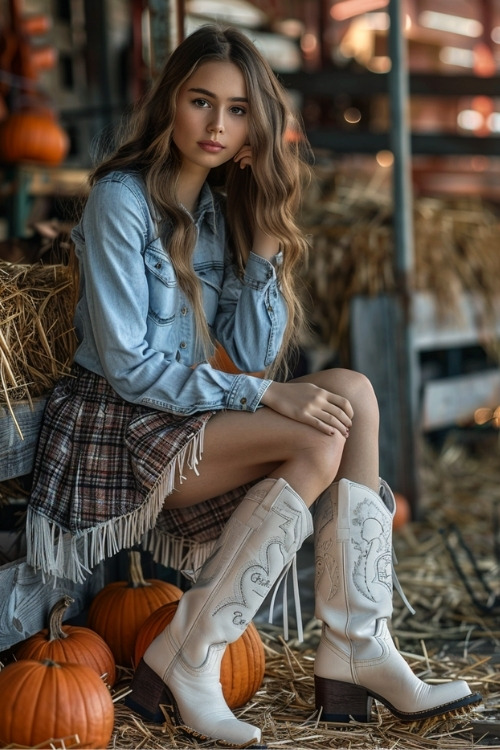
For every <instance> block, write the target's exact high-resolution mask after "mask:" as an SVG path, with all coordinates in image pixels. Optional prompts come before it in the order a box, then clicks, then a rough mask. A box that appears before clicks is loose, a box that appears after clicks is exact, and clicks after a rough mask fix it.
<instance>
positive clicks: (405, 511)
mask: <svg viewBox="0 0 500 750" xmlns="http://www.w3.org/2000/svg"><path fill="white" fill-rule="evenodd" d="M394 500H395V501H396V512H395V513H394V518H393V519H392V527H393V529H399V528H401V527H402V526H404V525H405V524H406V523H408V521H410V520H411V508H410V503H409V502H408V500H407V498H406V497H405V496H404V495H403V494H401V492H395V493H394Z"/></svg>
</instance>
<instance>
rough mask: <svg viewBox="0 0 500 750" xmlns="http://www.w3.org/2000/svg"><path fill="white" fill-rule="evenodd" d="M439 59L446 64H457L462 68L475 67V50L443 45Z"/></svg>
mask: <svg viewBox="0 0 500 750" xmlns="http://www.w3.org/2000/svg"><path fill="white" fill-rule="evenodd" d="M439 59H440V60H441V62H443V63H445V64H446V65H456V66H458V67H460V68H473V67H474V60H475V57H474V52H473V51H472V50H471V49H463V48H461V47H443V48H442V49H441V50H440V52H439Z"/></svg>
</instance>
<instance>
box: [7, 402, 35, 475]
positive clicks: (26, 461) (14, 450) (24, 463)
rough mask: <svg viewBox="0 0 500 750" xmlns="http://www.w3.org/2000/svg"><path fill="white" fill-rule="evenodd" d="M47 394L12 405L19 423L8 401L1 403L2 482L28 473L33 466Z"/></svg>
mask: <svg viewBox="0 0 500 750" xmlns="http://www.w3.org/2000/svg"><path fill="white" fill-rule="evenodd" d="M46 401H47V397H46V396H39V397H38V398H34V399H33V400H32V401H31V402H28V401H17V402H14V403H13V404H12V411H13V412H14V415H15V418H16V421H17V425H18V426H19V430H20V431H21V434H19V430H18V428H17V426H16V423H15V421H14V419H13V418H12V415H11V413H10V410H9V408H8V407H7V406H6V405H5V404H0V482H4V481H6V480H7V479H13V478H14V477H21V476H24V475H25V474H29V473H30V472H31V471H32V469H33V464H34V461H35V451H36V446H37V443H38V433H39V432H40V426H41V423H42V417H43V412H44V409H45V403H46Z"/></svg>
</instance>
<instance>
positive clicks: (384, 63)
mask: <svg viewBox="0 0 500 750" xmlns="http://www.w3.org/2000/svg"><path fill="white" fill-rule="evenodd" d="M366 67H367V68H368V70H371V71H372V73H388V72H389V71H390V69H391V58H390V57H387V56H386V55H380V56H379V57H373V58H372V59H371V60H370V62H369V63H368V64H367V66H366Z"/></svg>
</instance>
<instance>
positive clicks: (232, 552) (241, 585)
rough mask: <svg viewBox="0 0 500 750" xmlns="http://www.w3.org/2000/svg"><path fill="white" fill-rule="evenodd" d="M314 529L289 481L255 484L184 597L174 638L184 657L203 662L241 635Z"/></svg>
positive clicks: (171, 632) (173, 624)
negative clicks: (213, 650) (211, 649)
mask: <svg viewBox="0 0 500 750" xmlns="http://www.w3.org/2000/svg"><path fill="white" fill-rule="evenodd" d="M312 531H313V528H312V518H311V514H310V512H309V510H308V508H307V506H306V505H305V503H304V501H303V500H302V498H301V497H300V496H299V495H297V493H296V492H295V491H294V490H293V489H292V488H291V487H290V485H288V484H287V483H286V482H285V481H284V480H283V479H265V480H263V481H261V482H259V483H258V484H257V485H255V487H253V488H252V489H251V490H250V491H249V492H248V493H247V495H246V496H245V498H244V499H243V500H242V502H241V504H240V506H239V507H238V508H237V509H236V511H235V512H234V513H233V515H232V516H231V518H230V519H229V521H228V523H227V524H226V527H225V529H224V531H223V533H222V535H221V538H220V540H219V542H218V543H217V546H216V547H215V549H214V551H213V552H212V554H211V556H210V557H209V558H208V560H207V561H206V562H205V564H204V565H203V566H202V568H201V570H200V573H199V575H198V577H197V579H196V582H195V584H194V585H193V587H192V588H191V589H189V590H188V591H186V593H185V594H183V596H182V597H181V599H180V602H179V606H178V609H177V612H176V615H175V617H174V619H173V620H172V622H171V624H170V626H169V637H170V638H172V639H173V641H174V642H175V644H176V645H177V647H178V648H179V649H182V652H183V658H185V659H187V660H188V661H189V663H191V664H192V665H199V664H200V663H202V661H203V660H204V659H205V658H206V657H207V649H208V647H209V646H210V645H211V644H218V643H232V642H234V641H235V640H236V639H237V638H239V637H240V635H241V634H242V632H243V631H244V630H245V628H246V627H247V626H248V624H249V623H250V622H251V621H252V619H253V618H254V616H255V614H256V613H257V611H258V609H259V608H260V606H261V604H262V602H263V601H264V599H265V598H266V596H267V595H268V593H269V592H270V590H271V588H272V586H273V585H274V583H275V582H276V581H277V580H278V578H279V576H280V574H281V572H282V571H283V569H284V568H285V567H286V566H287V565H288V564H289V563H290V562H291V561H292V559H293V557H294V555H295V554H296V552H297V551H298V550H299V549H300V547H301V545H302V543H303V541H304V540H305V539H306V538H307V537H308V536H309V535H310V534H312Z"/></svg>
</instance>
